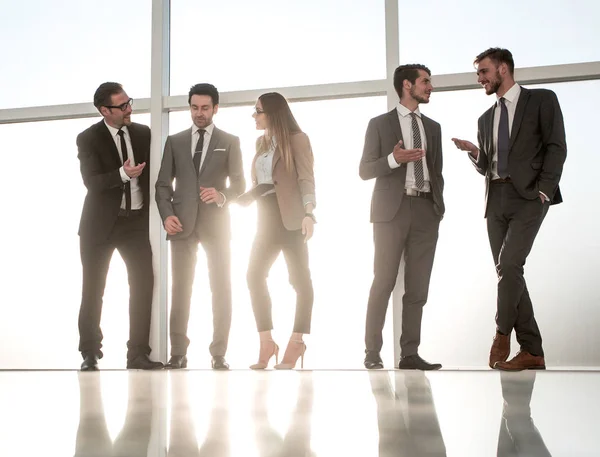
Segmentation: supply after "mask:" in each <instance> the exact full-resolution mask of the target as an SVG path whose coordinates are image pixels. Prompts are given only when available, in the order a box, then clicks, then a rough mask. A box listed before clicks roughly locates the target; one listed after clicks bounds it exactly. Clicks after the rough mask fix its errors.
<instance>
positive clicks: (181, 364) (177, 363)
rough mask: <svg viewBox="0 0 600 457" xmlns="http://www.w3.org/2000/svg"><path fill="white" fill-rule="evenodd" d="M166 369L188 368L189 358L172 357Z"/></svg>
mask: <svg viewBox="0 0 600 457" xmlns="http://www.w3.org/2000/svg"><path fill="white" fill-rule="evenodd" d="M165 368H170V369H172V370H179V369H181V368H187V357H186V356H185V355H172V356H171V358H170V359H169V362H168V363H167V365H166V367H165Z"/></svg>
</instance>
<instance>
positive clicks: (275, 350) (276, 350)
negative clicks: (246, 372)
mask: <svg viewBox="0 0 600 457" xmlns="http://www.w3.org/2000/svg"><path fill="white" fill-rule="evenodd" d="M264 342H265V343H273V352H271V354H269V357H267V360H266V361H261V360H260V358H259V360H258V363H255V364H254V365H250V369H251V370H264V369H265V368H267V367H268V366H269V360H271V357H273V356H275V363H276V364H277V363H279V346H277V343H275V341H273V340H265V341H264ZM260 345H261V347H262V345H263V341H261V342H260ZM259 357H260V356H259Z"/></svg>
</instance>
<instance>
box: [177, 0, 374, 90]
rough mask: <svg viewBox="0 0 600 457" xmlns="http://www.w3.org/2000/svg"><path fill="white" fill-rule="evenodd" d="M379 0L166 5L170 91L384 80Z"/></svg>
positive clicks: (183, 1)
mask: <svg viewBox="0 0 600 457" xmlns="http://www.w3.org/2000/svg"><path fill="white" fill-rule="evenodd" d="M383 3H384V2H383V1H377V2H363V1H360V0H351V1H348V0H307V1H304V2H281V1H279V0H258V1H253V2H248V1H245V0H231V1H227V2H198V1H195V0H178V1H177V2H172V6H173V10H172V14H171V31H172V32H171V33H172V35H171V94H172V95H177V94H181V93H186V92H187V90H188V89H189V87H190V86H191V85H192V84H194V83H196V82H212V83H214V84H215V85H216V86H217V87H218V88H219V90H221V91H230V90H241V89H256V88H261V87H282V86H294V85H300V84H302V85H306V84H320V83H331V82H344V81H360V80H370V79H384V78H385V46H384V27H383V24H384V8H383Z"/></svg>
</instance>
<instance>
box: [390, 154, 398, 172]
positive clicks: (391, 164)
mask: <svg viewBox="0 0 600 457" xmlns="http://www.w3.org/2000/svg"><path fill="white" fill-rule="evenodd" d="M388 165H389V166H390V168H391V169H392V170H393V169H394V168H400V164H399V163H398V162H396V159H395V158H394V153H393V152H392V153H391V154H390V155H389V156H388Z"/></svg>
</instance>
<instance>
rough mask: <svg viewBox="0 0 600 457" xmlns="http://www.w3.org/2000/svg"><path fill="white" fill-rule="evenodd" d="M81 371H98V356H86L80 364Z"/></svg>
mask: <svg viewBox="0 0 600 457" xmlns="http://www.w3.org/2000/svg"><path fill="white" fill-rule="evenodd" d="M81 371H98V356H96V355H94V354H92V355H86V356H85V358H84V359H83V363H82V364H81Z"/></svg>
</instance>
